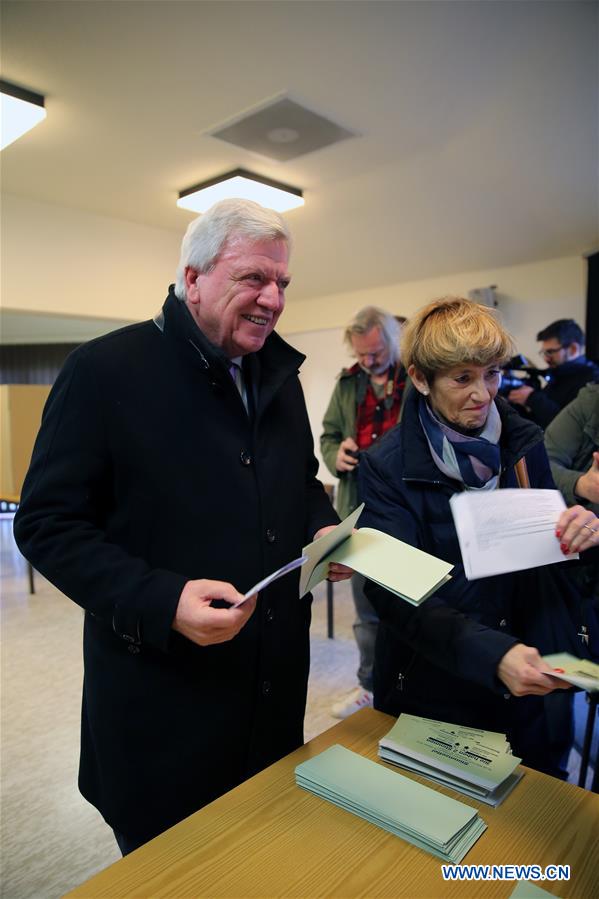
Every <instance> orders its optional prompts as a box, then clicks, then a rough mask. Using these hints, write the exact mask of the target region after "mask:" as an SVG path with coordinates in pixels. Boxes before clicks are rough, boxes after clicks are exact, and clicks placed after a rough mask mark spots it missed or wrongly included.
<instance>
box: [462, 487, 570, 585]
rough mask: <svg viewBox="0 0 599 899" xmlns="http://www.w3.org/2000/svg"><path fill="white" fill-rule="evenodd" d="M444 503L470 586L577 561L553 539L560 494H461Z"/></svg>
mask: <svg viewBox="0 0 599 899" xmlns="http://www.w3.org/2000/svg"><path fill="white" fill-rule="evenodd" d="M449 502H450V506H451V513H452V515H453V520H454V524H455V528H456V531H457V535H458V540H459V542H460V550H461V552H462V561H463V563H464V572H465V574H466V577H467V578H468V580H469V581H472V580H476V579H477V578H481V577H489V576H490V575H494V574H505V573H506V572H508V571H521V570H522V569H524V568H537V567H538V566H539V565H551V564H553V563H554V562H563V561H564V560H565V559H577V558H578V554H577V553H573V554H572V555H569V556H564V554H563V553H562V551H561V549H560V545H559V540H558V539H557V537H556V536H555V524H556V521H557V519H558V518H559V516H560V514H561V513H562V512H563V510H564V509H565V508H566V504H565V502H564V498H563V496H562V495H561V493H560V492H559V490H521V489H515V488H514V489H511V488H508V489H506V490H482V491H472V490H465V491H464V492H463V493H457V494H454V496H452V497H451V499H450V501H449Z"/></svg>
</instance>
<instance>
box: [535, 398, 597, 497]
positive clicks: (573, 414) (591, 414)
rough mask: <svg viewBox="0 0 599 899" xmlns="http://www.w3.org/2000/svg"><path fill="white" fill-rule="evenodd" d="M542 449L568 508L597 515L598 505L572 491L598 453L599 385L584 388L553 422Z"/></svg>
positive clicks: (548, 429)
mask: <svg viewBox="0 0 599 899" xmlns="http://www.w3.org/2000/svg"><path fill="white" fill-rule="evenodd" d="M545 447H546V449H547V455H548V456H549V461H550V463H551V473H552V475H553V480H554V481H555V483H556V484H557V486H558V487H559V489H560V490H561V492H562V493H563V495H564V499H565V500H566V502H567V503H568V505H569V506H573V505H576V504H577V503H580V504H581V505H583V506H586V507H588V508H589V509H591V510H592V511H593V512H594V513H595V515H599V503H592V502H590V501H589V500H587V499H584V498H583V497H580V496H578V495H577V494H576V493H575V489H574V488H575V487H576V482H577V480H578V478H579V477H580V475H581V474H584V473H585V472H586V471H588V470H589V468H590V467H591V462H592V461H593V453H594V452H595V451H596V450H598V449H599V384H588V385H587V386H586V387H583V388H582V390H581V391H580V392H579V394H578V396H577V397H576V399H575V400H572V402H571V403H569V404H568V405H567V406H566V407H565V408H564V409H562V411H561V412H560V413H559V415H557V416H556V417H555V418H554V419H553V421H552V422H551V424H550V425H549V427H548V428H547V430H546V432H545Z"/></svg>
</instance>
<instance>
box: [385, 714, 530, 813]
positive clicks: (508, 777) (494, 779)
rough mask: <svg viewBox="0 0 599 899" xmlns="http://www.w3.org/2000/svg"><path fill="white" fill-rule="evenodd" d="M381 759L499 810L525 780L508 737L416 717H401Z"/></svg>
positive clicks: (404, 715) (392, 731) (391, 731)
mask: <svg viewBox="0 0 599 899" xmlns="http://www.w3.org/2000/svg"><path fill="white" fill-rule="evenodd" d="M379 755H380V757H381V758H382V759H383V760H384V761H385V762H391V763H392V764H394V765H399V767H400V768H405V769H406V770H408V771H415V772H416V774H422V775H424V776H425V777H428V778H430V780H433V781H435V783H439V784H443V786H447V787H451V788H452V789H454V790H457V791H458V792H459V793H463V794H464V795H465V796H471V797H472V798H473V799H478V800H480V801H481V802H486V803H487V805H494V806H497V805H499V804H500V803H501V802H503V800H504V799H505V797H506V796H507V795H508V794H509V793H511V791H512V790H513V789H514V787H515V786H516V784H517V783H518V781H519V780H520V779H521V777H522V774H523V772H522V770H521V769H518V765H519V763H520V762H521V761H522V759H519V758H518V757H517V756H515V755H512V750H511V747H510V744H509V743H508V741H507V740H506V738H505V734H499V733H496V732H495V731H490V730H482V729H480V728H475V727H463V726H462V725H459V724H449V723H448V722H446V721H435V720H433V719H432V718H419V717H418V716H416V715H407V714H406V713H405V712H404V713H403V714H402V715H400V716H399V718H398V719H397V721H396V722H395V724H394V725H393V727H392V728H391V730H390V731H389V733H388V734H386V735H385V736H384V737H383V738H382V739H381V740H379Z"/></svg>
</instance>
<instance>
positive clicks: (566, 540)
mask: <svg viewBox="0 0 599 899" xmlns="http://www.w3.org/2000/svg"><path fill="white" fill-rule="evenodd" d="M555 536H556V537H557V539H558V540H559V541H560V546H561V549H562V552H563V554H564V555H565V556H567V555H569V554H570V553H577V552H582V551H583V550H585V549H590V548H591V547H592V546H599V518H597V516H596V515H594V514H593V512H591V511H590V509H585V508H584V507H583V506H572V507H571V508H570V509H564V511H563V512H562V514H561V515H560V517H559V518H558V520H557V524H556V525H555Z"/></svg>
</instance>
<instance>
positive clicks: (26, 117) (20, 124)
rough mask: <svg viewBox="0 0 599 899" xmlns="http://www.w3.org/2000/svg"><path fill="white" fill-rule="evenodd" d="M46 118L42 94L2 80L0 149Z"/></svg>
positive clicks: (0, 83)
mask: <svg viewBox="0 0 599 899" xmlns="http://www.w3.org/2000/svg"><path fill="white" fill-rule="evenodd" d="M45 118H46V110H45V109H44V98H43V97H42V95H41V94H36V93H34V92H33V91H29V90H26V89H25V88H24V87H17V85H16V84H10V83H9V82H8V81H1V80H0V137H1V141H0V150H3V149H4V148H5V147H8V145H9V144H12V143H13V141H15V140H17V138H19V137H21V135H23V134H25V133H26V132H27V131H30V130H31V129H32V128H33V127H34V126H35V125H37V124H38V122H41V121H42V120H43V119H45Z"/></svg>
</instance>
